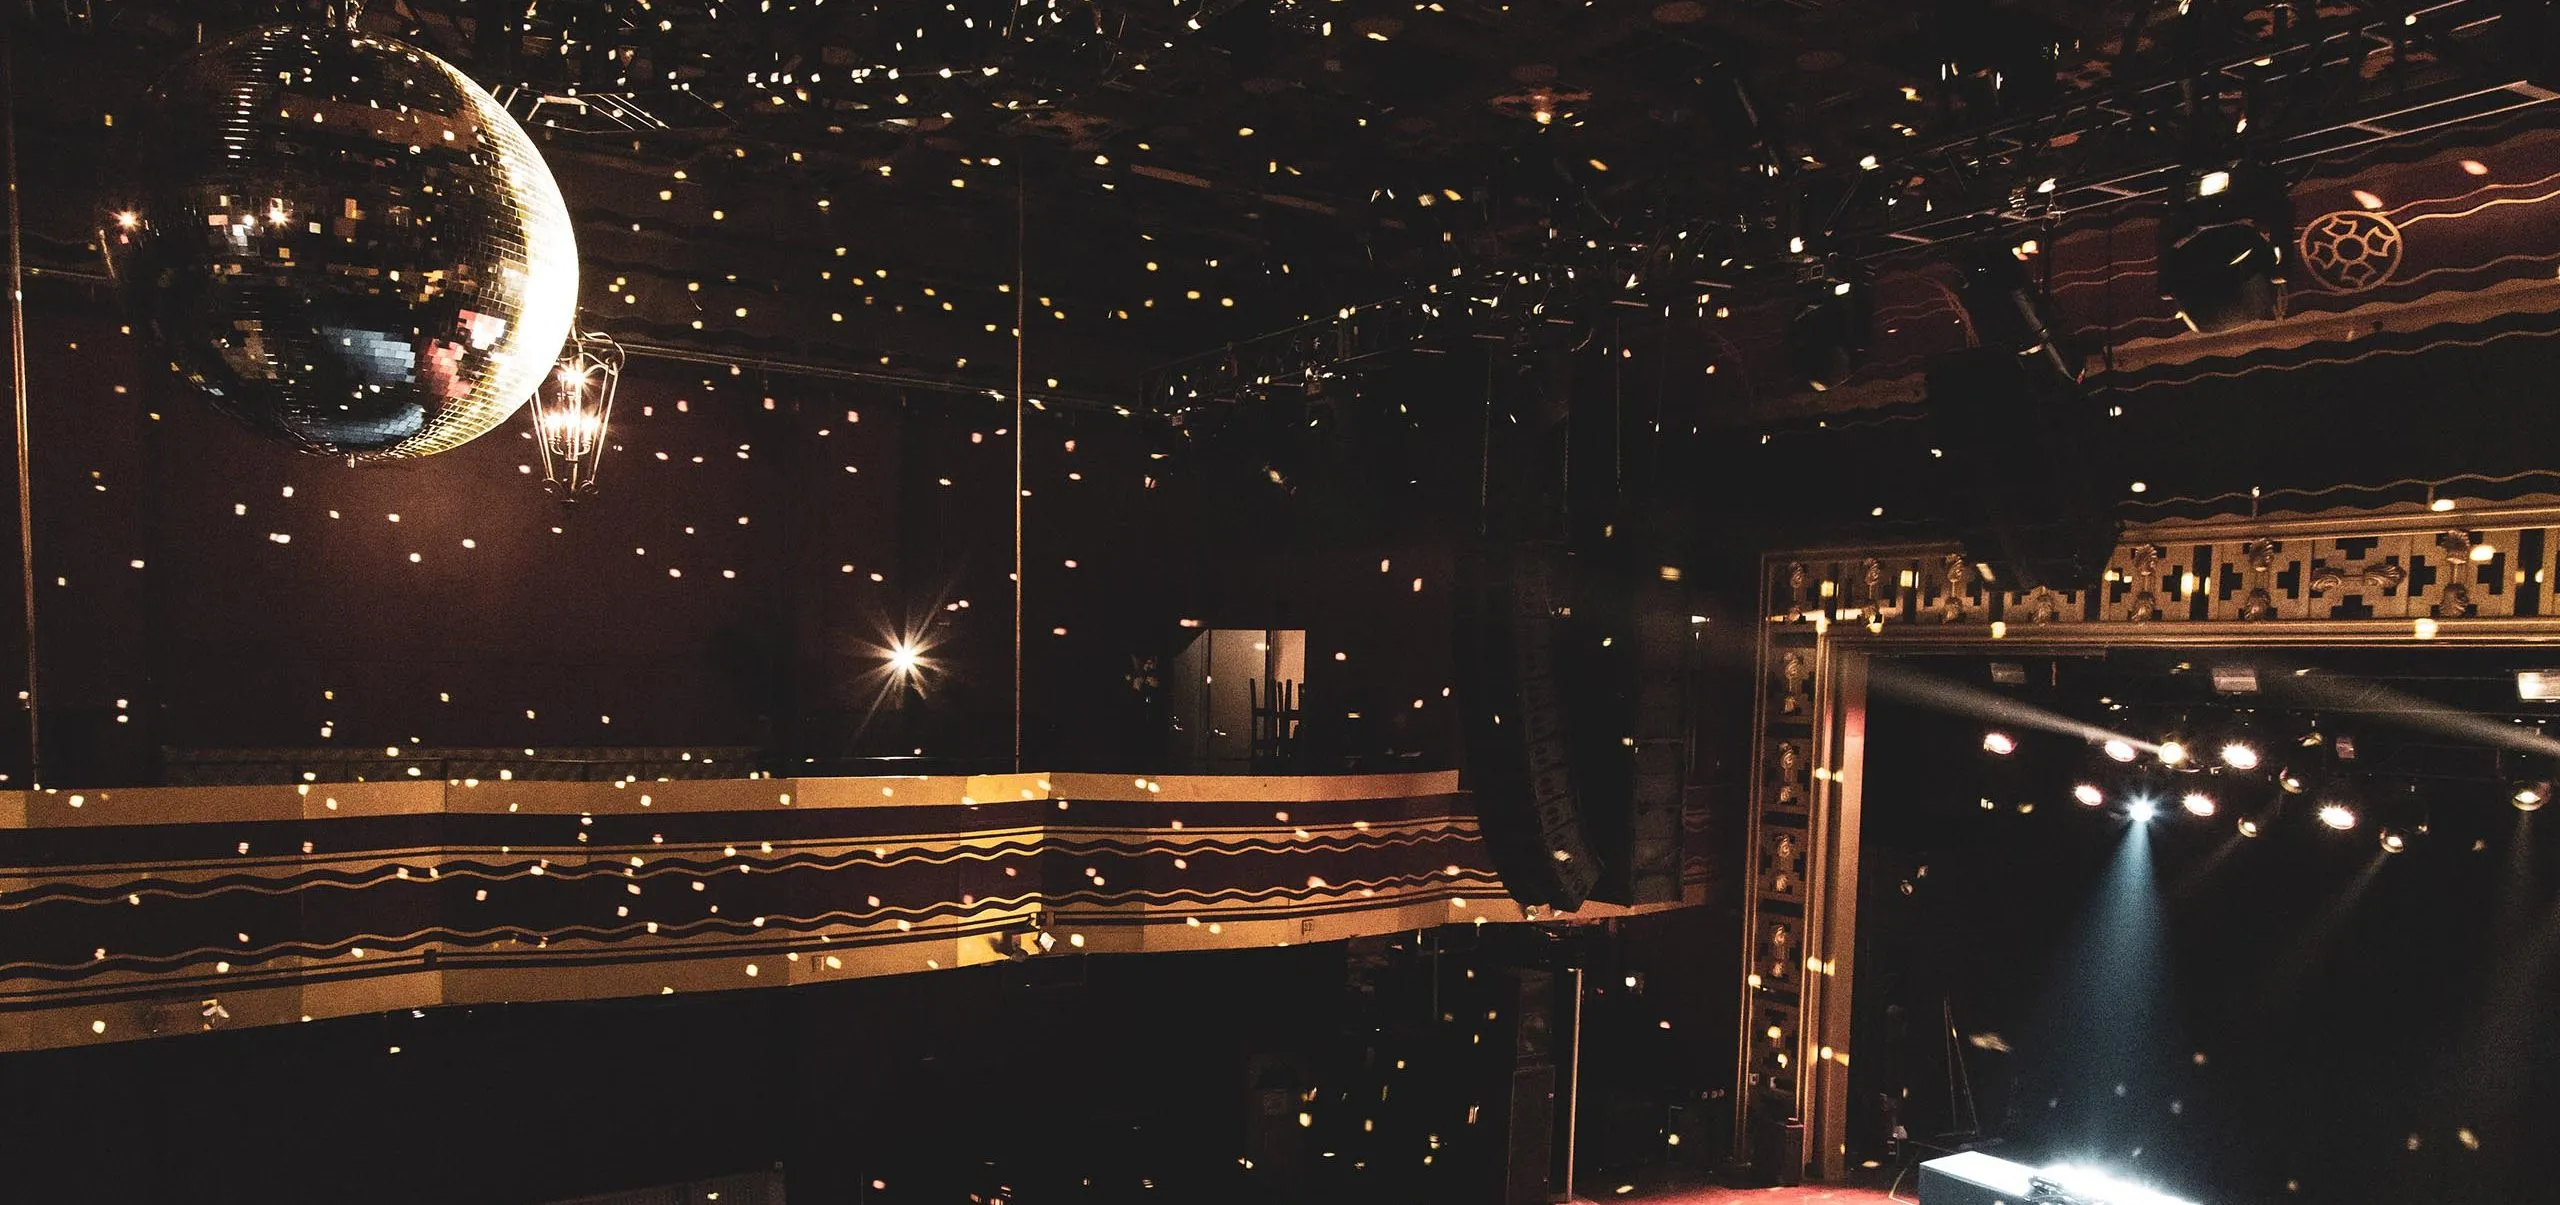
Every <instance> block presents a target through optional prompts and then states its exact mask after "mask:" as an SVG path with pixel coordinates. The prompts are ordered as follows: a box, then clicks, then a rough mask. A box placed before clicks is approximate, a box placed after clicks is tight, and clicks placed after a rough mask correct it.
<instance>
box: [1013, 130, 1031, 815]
mask: <svg viewBox="0 0 2560 1205" xmlns="http://www.w3.org/2000/svg"><path fill="white" fill-rule="evenodd" d="M1029 188H1030V177H1029V176H1028V175H1026V174H1025V173H1024V170H1023V169H1022V168H1021V167H1020V166H1018V165H1017V166H1016V167H1015V169H1014V175H1013V772H1014V773H1016V774H1020V773H1022V491H1023V485H1024V484H1025V483H1024V481H1023V472H1022V469H1023V452H1024V449H1026V448H1027V447H1029V445H1030V442H1031V433H1030V432H1029V431H1026V430H1024V429H1023V426H1022V424H1023V420H1024V419H1025V418H1027V417H1028V413H1027V412H1026V411H1025V410H1024V409H1023V401H1022V396H1023V395H1022V390H1023V385H1024V372H1023V355H1022V338H1023V322H1024V319H1025V318H1026V317H1028V309H1027V307H1026V305H1025V302H1026V300H1027V298H1028V296H1029V294H1030V292H1031V284H1030V271H1029V269H1028V268H1027V267H1026V264H1027V262H1028V261H1029V259H1030V249H1029V245H1028V243H1027V242H1026V235H1027V234H1028V232H1029V231H1030V228H1031V221H1030V211H1031V203H1030V196H1029V191H1028V190H1029Z"/></svg>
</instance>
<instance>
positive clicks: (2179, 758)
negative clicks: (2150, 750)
mask: <svg viewBox="0 0 2560 1205" xmlns="http://www.w3.org/2000/svg"><path fill="white" fill-rule="evenodd" d="M2186 762H2187V743H2186V742H2185V741H2182V740H2179V739H2178V738H2176V737H2174V736H2173V737H2170V738H2169V739H2167V740H2165V741H2162V742H2160V764H2161V765H2164V766H2182V765H2185V764H2186Z"/></svg>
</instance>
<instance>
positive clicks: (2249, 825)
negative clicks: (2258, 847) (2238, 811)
mask: <svg viewBox="0 0 2560 1205" xmlns="http://www.w3.org/2000/svg"><path fill="white" fill-rule="evenodd" d="M2264 831H2266V830H2265V826H2263V825H2261V824H2259V823H2258V818H2257V817H2255V816H2242V817H2241V818H2240V835H2241V836H2243V837H2255V836H2257V835H2258V834H2259V833H2261V832H2264Z"/></svg>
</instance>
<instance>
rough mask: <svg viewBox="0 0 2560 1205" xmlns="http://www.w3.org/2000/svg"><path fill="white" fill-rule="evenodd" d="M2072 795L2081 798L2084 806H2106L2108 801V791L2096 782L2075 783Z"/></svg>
mask: <svg viewBox="0 0 2560 1205" xmlns="http://www.w3.org/2000/svg"><path fill="white" fill-rule="evenodd" d="M2071 797H2072V798H2073V799H2077V800H2079V801H2080V806H2082V807H2091V808H2094V807H2104V806H2106V802H2107V793H2106V792H2105V791H2104V790H2102V789H2100V788H2099V786H2098V784H2096V783H2094V782H2084V783H2078V784H2075V785H2074V786H2073V787H2072V788H2071Z"/></svg>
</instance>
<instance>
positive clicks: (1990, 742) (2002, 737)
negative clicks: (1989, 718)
mask: <svg viewBox="0 0 2560 1205" xmlns="http://www.w3.org/2000/svg"><path fill="white" fill-rule="evenodd" d="M1982 751H1983V752H1985V753H1988V754H1990V755H1992V756H1993V757H2007V756H2009V755H2010V754H2012V753H2015V752H2017V751H2018V741H2017V738H2015V737H2012V736H2010V735H2009V734H2008V733H2006V732H2001V731H1999V730H1997V729H1994V730H1992V731H1990V732H1986V733H1983V734H1982Z"/></svg>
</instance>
